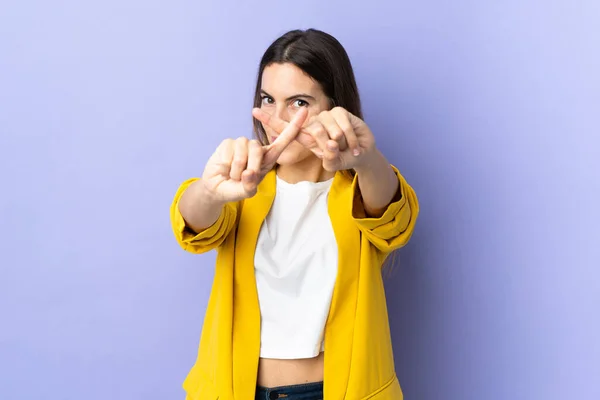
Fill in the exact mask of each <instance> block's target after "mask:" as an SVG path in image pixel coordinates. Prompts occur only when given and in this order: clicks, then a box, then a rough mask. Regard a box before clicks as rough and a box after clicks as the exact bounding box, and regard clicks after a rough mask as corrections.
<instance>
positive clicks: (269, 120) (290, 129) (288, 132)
mask: <svg viewBox="0 0 600 400" xmlns="http://www.w3.org/2000/svg"><path fill="white" fill-rule="evenodd" d="M252 115H253V116H254V118H256V119H257V120H259V121H260V122H262V123H263V124H264V125H266V126H268V127H270V128H271V129H273V130H274V131H275V132H277V133H279V136H278V137H277V139H275V141H274V142H273V143H271V144H270V145H268V146H266V150H267V152H268V154H269V158H271V153H272V155H273V156H274V157H275V159H277V158H278V157H279V155H280V154H281V153H283V150H285V148H286V147H287V146H288V145H289V144H290V143H291V142H292V141H293V140H294V139H296V137H297V136H298V134H299V133H300V131H301V130H302V125H303V124H304V121H306V117H307V116H308V110H307V109H306V108H301V109H300V110H298V112H297V113H296V115H294V118H292V120H291V121H290V122H289V123H288V122H286V121H284V120H282V119H280V118H278V117H275V116H272V115H270V114H268V113H267V112H265V111H263V110H261V109H260V108H255V109H253V110H252Z"/></svg>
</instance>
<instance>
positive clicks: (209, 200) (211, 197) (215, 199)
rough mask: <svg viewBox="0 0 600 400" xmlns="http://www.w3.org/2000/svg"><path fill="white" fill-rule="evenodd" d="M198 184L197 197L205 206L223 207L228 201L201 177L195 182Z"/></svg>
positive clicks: (196, 188)
mask: <svg viewBox="0 0 600 400" xmlns="http://www.w3.org/2000/svg"><path fill="white" fill-rule="evenodd" d="M194 185H196V187H195V188H194V189H195V197H196V198H197V199H198V203H202V204H203V205H204V206H205V207H209V208H215V209H216V208H221V207H223V206H224V205H225V203H227V202H226V201H224V200H223V199H222V198H221V196H219V195H218V194H217V193H215V192H214V191H213V190H211V189H210V188H209V187H208V185H207V184H206V181H205V180H204V179H199V180H198V181H196V182H195V183H194Z"/></svg>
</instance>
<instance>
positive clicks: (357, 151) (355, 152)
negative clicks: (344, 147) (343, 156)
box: [352, 148, 360, 156]
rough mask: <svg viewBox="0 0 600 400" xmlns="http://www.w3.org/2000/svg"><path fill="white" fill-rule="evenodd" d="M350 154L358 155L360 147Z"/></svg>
mask: <svg viewBox="0 0 600 400" xmlns="http://www.w3.org/2000/svg"><path fill="white" fill-rule="evenodd" d="M352 154H354V156H360V149H359V148H356V149H354V150H353V151H352Z"/></svg>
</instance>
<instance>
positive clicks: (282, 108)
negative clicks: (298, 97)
mask: <svg viewBox="0 0 600 400" xmlns="http://www.w3.org/2000/svg"><path fill="white" fill-rule="evenodd" d="M275 116H276V117H277V118H279V119H281V120H284V121H286V122H290V113H289V110H288V108H287V107H286V105H285V104H281V103H279V104H277V107H276V109H275Z"/></svg>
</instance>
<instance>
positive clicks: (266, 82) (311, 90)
mask: <svg viewBox="0 0 600 400" xmlns="http://www.w3.org/2000/svg"><path fill="white" fill-rule="evenodd" d="M260 95H261V98H262V101H261V106H260V108H261V109H263V110H264V111H266V112H267V113H269V114H271V115H274V116H276V117H278V118H280V119H282V120H284V121H288V122H289V121H290V120H291V119H292V117H293V116H294V114H295V113H296V112H297V111H298V110H299V109H300V107H306V108H308V117H307V120H308V119H310V117H312V116H314V115H318V114H319V113H320V112H321V111H326V110H329V109H330V108H331V107H330V102H329V99H328V98H327V96H326V95H325V93H324V92H323V89H322V88H321V85H320V84H319V83H317V82H315V81H314V80H313V79H312V78H311V77H310V76H308V75H307V74H305V73H304V72H303V71H302V70H301V69H300V68H298V67H296V66H295V65H294V64H290V63H284V64H271V65H269V66H268V67H266V68H265V69H264V71H263V75H262V87H261V93H260ZM263 128H264V129H265V132H266V133H267V138H268V140H269V143H273V141H274V140H275V139H276V138H277V135H278V133H277V132H274V131H273V130H272V129H271V128H269V127H268V126H264V125H263ZM309 157H314V158H315V159H317V158H316V156H315V155H314V154H313V153H312V152H311V151H310V150H308V149H307V148H305V147H304V146H302V145H301V144H300V143H298V142H297V141H293V142H292V143H291V144H290V145H289V146H288V147H287V148H286V149H285V150H284V152H283V153H282V154H281V155H280V156H279V159H278V160H277V163H278V164H279V165H291V164H296V163H298V162H300V161H304V160H306V159H307V158H309ZM317 160H318V159H317Z"/></svg>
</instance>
